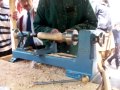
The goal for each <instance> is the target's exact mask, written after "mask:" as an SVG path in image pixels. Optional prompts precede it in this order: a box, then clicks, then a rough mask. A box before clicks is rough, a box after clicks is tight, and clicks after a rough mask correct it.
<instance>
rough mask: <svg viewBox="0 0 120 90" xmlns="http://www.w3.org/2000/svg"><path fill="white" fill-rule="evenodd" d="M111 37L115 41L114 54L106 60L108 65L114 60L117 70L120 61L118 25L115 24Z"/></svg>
mask: <svg viewBox="0 0 120 90" xmlns="http://www.w3.org/2000/svg"><path fill="white" fill-rule="evenodd" d="M113 35H114V40H115V53H114V54H113V56H112V57H110V58H109V59H108V63H109V64H110V65H111V62H112V60H115V63H116V68H117V69H118V67H119V59H120V23H116V24H115V26H114V29H113Z"/></svg>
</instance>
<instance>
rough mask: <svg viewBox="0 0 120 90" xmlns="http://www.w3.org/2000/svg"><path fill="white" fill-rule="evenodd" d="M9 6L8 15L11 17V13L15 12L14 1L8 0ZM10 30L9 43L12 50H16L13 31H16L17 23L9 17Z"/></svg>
mask: <svg viewBox="0 0 120 90" xmlns="http://www.w3.org/2000/svg"><path fill="white" fill-rule="evenodd" d="M9 6H10V14H11V16H12V14H13V12H14V11H15V10H16V6H15V0H9ZM10 26H11V27H10V30H11V42H12V50H14V49H16V47H17V42H18V41H17V39H15V36H14V35H15V33H14V30H15V29H17V21H16V20H15V19H13V18H12V17H10Z"/></svg>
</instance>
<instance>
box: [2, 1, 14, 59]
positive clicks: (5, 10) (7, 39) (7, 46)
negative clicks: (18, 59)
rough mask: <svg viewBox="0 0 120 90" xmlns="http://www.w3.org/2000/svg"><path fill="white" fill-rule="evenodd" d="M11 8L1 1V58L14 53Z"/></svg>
mask: <svg viewBox="0 0 120 90" xmlns="http://www.w3.org/2000/svg"><path fill="white" fill-rule="evenodd" d="M9 13H10V12H9V6H8V5H5V3H3V0H0V57H2V56H6V55H9V54H11V53H12V49H11V48H12V47H11V35H10V17H9V16H10V14H9Z"/></svg>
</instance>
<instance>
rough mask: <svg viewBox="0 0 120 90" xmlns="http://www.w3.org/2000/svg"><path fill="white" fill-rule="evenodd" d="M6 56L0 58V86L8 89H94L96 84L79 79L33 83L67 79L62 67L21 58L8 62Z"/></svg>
mask: <svg viewBox="0 0 120 90" xmlns="http://www.w3.org/2000/svg"><path fill="white" fill-rule="evenodd" d="M8 60H9V59H8V58H7V59H6V60H5V59H3V58H1V60H0V86H1V87H8V88H10V90H96V88H97V87H98V85H97V84H93V83H90V82H89V83H87V84H83V83H81V81H77V82H69V83H57V84H47V85H34V82H48V81H53V80H69V79H71V78H68V77H67V76H66V75H65V70H64V69H62V68H58V67H54V66H49V65H43V64H36V65H35V67H33V66H32V61H27V60H22V61H18V62H15V63H12V62H8ZM0 90H1V89H0Z"/></svg>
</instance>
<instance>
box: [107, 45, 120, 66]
mask: <svg viewBox="0 0 120 90" xmlns="http://www.w3.org/2000/svg"><path fill="white" fill-rule="evenodd" d="M114 59H115V64H116V67H117V68H118V66H119V59H120V45H116V47H115V53H114V54H113V56H112V57H110V58H109V59H108V62H109V64H111V62H112V60H114Z"/></svg>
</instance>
